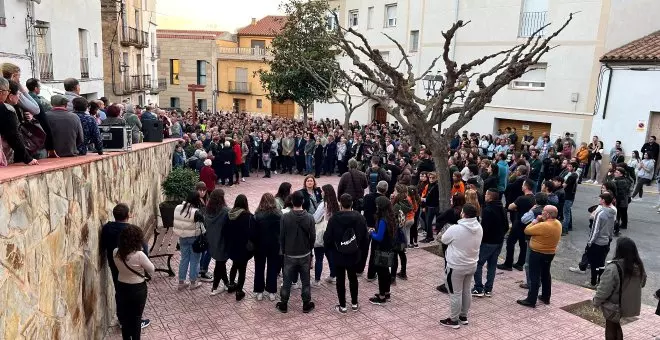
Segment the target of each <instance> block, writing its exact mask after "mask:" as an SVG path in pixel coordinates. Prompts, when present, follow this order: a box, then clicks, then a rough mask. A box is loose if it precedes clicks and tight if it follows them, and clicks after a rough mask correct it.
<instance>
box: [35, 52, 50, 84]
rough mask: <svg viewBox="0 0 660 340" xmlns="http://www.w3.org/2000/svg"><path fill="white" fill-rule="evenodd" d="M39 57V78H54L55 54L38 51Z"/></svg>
mask: <svg viewBox="0 0 660 340" xmlns="http://www.w3.org/2000/svg"><path fill="white" fill-rule="evenodd" d="M37 58H38V59H39V78H40V79H41V80H52V79H53V54H52V53H37Z"/></svg>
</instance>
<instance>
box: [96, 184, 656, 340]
mask: <svg viewBox="0 0 660 340" xmlns="http://www.w3.org/2000/svg"><path fill="white" fill-rule="evenodd" d="M283 181H289V182H291V183H292V184H293V188H294V189H296V188H301V187H302V182H303V177H302V176H295V175H274V176H273V178H271V179H261V178H259V179H258V180H257V179H256V178H254V177H253V178H250V179H248V182H247V183H242V184H241V185H239V186H235V187H233V188H227V189H226V192H227V202H228V203H229V204H230V205H232V204H233V199H234V197H235V196H236V195H237V194H239V193H243V194H246V195H248V198H249V203H250V209H251V210H254V209H255V208H256V207H257V204H258V201H259V198H260V197H261V194H262V193H263V192H265V191H270V192H273V193H274V192H275V191H276V189H277V186H278V185H279V184H280V183H281V182H283ZM337 182H338V177H335V176H333V177H323V178H321V179H320V180H319V184H326V183H329V184H333V185H335V186H336V184H337ZM582 190H586V191H587V193H586V194H585V195H586V196H585V197H589V195H591V193H590V191H589V190H590V188H586V189H582V188H581V191H582ZM594 196H595V194H594ZM655 199H656V200H657V196H656V197H655ZM585 201H586V199H585ZM649 201H650V199H649ZM577 205H578V204H577V203H576V206H577ZM640 206H641V205H640ZM579 223H580V224H581V223H583V221H582V222H580V221H579ZM579 228H587V227H586V226H583V225H580V227H579ZM579 228H578V227H576V229H579ZM631 228H633V230H635V229H634V228H635V224H632V223H631ZM632 232H634V233H636V232H637V231H632ZM639 232H640V235H644V234H643V233H642V232H641V231H639ZM576 234H577V232H576ZM656 234H657V233H656ZM574 237H575V240H573V237H571V238H570V239H563V240H562V243H566V244H563V245H562V246H561V249H562V250H563V249H569V250H570V249H573V248H576V246H574V245H572V244H573V243H576V244H577V243H580V242H581V240H580V239H579V237H578V236H577V235H576V236H574ZM585 237H586V236H585ZM655 237H657V235H655ZM656 244H657V243H656ZM645 245H646V243H644V244H643V246H645ZM640 248H641V247H640ZM562 250H560V251H562ZM569 250H567V252H568V251H569ZM641 252H642V253H644V250H643V249H641ZM573 256H574V254H572V253H571V254H567V256H561V255H558V257H559V258H563V260H558V261H556V262H555V268H554V271H553V275H554V274H555V273H556V272H557V271H562V272H563V271H566V268H560V266H563V265H564V263H567V262H568V259H570V258H572V257H573ZM642 257H643V258H644V259H645V260H646V259H647V258H646V257H644V255H642ZM159 261H161V260H160V259H156V260H155V264H156V265H157V266H162V265H163V263H162V262H159ZM174 262H175V263H174V268H177V267H178V254H177V255H176V256H175V261H174ZM442 264H443V263H442V259H441V258H439V257H438V256H436V255H434V254H432V253H430V252H428V251H425V250H423V249H413V250H409V252H408V276H409V280H408V281H402V280H398V282H397V285H396V286H393V287H392V300H391V302H390V303H388V304H387V305H384V306H374V305H371V304H370V303H369V302H368V300H367V299H368V298H369V297H370V296H372V295H373V294H374V293H375V292H376V291H377V289H378V286H377V282H367V281H366V280H365V279H364V277H363V278H360V279H359V283H360V310H359V311H358V312H352V311H350V309H349V311H348V313H347V314H344V315H342V314H339V313H337V312H336V311H335V310H334V306H335V304H337V297H336V291H335V286H334V285H333V284H328V283H325V282H324V283H323V284H322V286H321V287H318V288H316V287H312V298H313V301H314V302H315V303H316V309H315V310H314V311H313V312H312V313H310V314H303V313H302V302H301V299H300V290H292V298H291V300H290V306H289V312H288V313H287V314H281V313H280V312H279V311H277V310H276V309H275V303H274V302H270V301H268V300H267V299H264V301H260V302H259V301H256V300H255V298H254V294H253V293H252V292H251V291H252V284H253V280H252V278H253V276H254V274H253V270H254V265H253V262H252V261H250V264H249V265H248V274H247V280H246V285H245V291H246V293H247V297H246V298H245V299H244V300H243V301H241V302H236V300H235V298H234V295H233V294H227V293H223V294H220V295H218V296H214V297H211V296H209V292H210V289H211V288H210V287H211V284H210V283H207V284H205V286H204V287H203V288H201V289H198V290H194V291H189V290H186V291H182V292H178V291H177V290H176V284H177V279H176V278H175V277H167V276H164V275H163V274H161V273H159V274H157V276H156V277H155V278H154V279H153V280H152V281H151V282H150V283H149V298H148V301H147V307H146V309H145V312H144V317H146V318H149V319H151V326H149V327H148V328H146V329H144V330H143V333H142V334H143V338H144V339H154V340H156V339H158V340H165V339H171V340H178V339H207V340H211V339H282V340H284V339H443V338H447V339H559V338H561V339H562V340H570V339H576V340H582V339H603V337H604V329H603V328H602V327H600V326H597V325H595V324H593V323H591V322H589V321H586V320H584V319H582V318H580V317H578V316H575V315H573V314H570V313H568V312H565V311H564V310H562V309H560V308H561V307H563V306H567V305H570V304H573V303H577V302H580V301H585V300H590V299H591V297H592V296H593V291H591V290H588V289H586V288H582V287H579V286H576V285H573V284H570V283H566V282H563V281H560V280H559V279H557V275H555V280H554V282H553V287H552V288H553V293H552V301H551V304H550V305H547V306H546V305H542V304H540V305H539V306H537V308H535V309H530V308H527V307H523V306H520V305H518V304H516V302H515V300H516V299H520V298H523V297H524V296H525V295H526V291H525V290H523V289H520V288H518V284H519V283H520V282H522V280H523V278H524V273H523V272H519V271H513V272H507V271H498V273H497V277H496V279H495V287H494V292H493V297H492V298H475V299H473V303H472V308H471V310H470V315H469V322H470V324H469V325H468V326H462V327H461V329H459V330H452V329H448V328H445V327H443V326H440V324H439V322H438V321H439V320H440V319H443V318H445V317H447V316H448V315H449V301H448V296H447V295H444V294H441V293H439V292H438V291H436V290H435V287H436V286H437V285H438V284H439V283H440V280H441V268H442ZM655 265H657V262H656V263H654V264H653V265H648V266H647V268H649V269H647V270H648V271H649V272H651V270H654V269H657V267H656V266H655ZM211 266H213V264H212V265H211ZM326 266H327V263H326ZM228 267H229V265H228ZM651 268H654V269H651ZM175 270H176V269H175ZM656 272H657V270H656ZM571 274H572V273H571ZM161 275H163V276H161ZM327 275H328V270H327V267H326V269H325V270H324V273H323V276H324V277H326V276H327ZM562 279H563V276H562ZM569 279H570V280H569V281H571V280H576V279H575V278H572V277H569ZM579 279H582V281H584V280H586V276H585V277H583V278H579ZM571 282H572V281H571ZM655 282H657V281H655ZM653 289H656V288H653ZM649 291H650V290H649V289H647V290H645V294H646V292H649ZM347 294H348V292H347ZM646 301H647V300H645V302H646ZM647 303H652V302H647ZM653 311H654V308H652V307H651V306H650V305H643V306H642V315H641V316H640V318H639V319H638V320H636V321H634V322H631V323H629V324H627V325H625V326H624V327H623V330H624V334H625V339H650V340H652V339H655V337H657V336H660V317H658V316H655V315H654V314H653ZM108 335H109V336H108V337H107V338H109V339H120V338H121V335H120V332H119V328H118V327H113V328H111V329H110V330H109V334H108Z"/></svg>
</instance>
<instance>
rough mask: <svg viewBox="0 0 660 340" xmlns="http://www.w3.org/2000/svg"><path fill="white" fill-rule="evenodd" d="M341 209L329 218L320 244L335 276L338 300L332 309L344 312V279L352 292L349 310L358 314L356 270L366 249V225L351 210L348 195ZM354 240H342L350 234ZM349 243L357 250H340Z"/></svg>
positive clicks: (342, 196)
mask: <svg viewBox="0 0 660 340" xmlns="http://www.w3.org/2000/svg"><path fill="white" fill-rule="evenodd" d="M339 203H340V205H341V207H340V210H339V211H338V212H336V213H334V214H332V217H330V220H329V221H328V227H327V229H326V230H325V234H324V236H323V245H324V247H325V249H326V251H329V252H331V253H332V258H333V261H334V266H335V273H336V274H337V284H336V286H337V297H338V298H339V305H338V306H335V309H336V310H337V311H338V312H340V313H346V310H347V309H346V285H345V281H346V277H347V276H348V286H349V289H350V292H351V309H352V310H353V311H357V310H358V309H359V308H360V307H359V305H358V280H357V274H356V269H357V265H358V263H359V262H360V258H361V256H362V251H361V250H362V249H366V248H368V247H369V239H368V238H367V224H366V221H365V219H364V217H363V216H362V215H360V213H359V212H357V211H353V210H351V205H352V204H353V198H352V197H351V195H349V194H343V195H341V196H340V198H339ZM351 229H352V235H353V237H345V236H350V235H351V231H350V230H351ZM350 243H353V244H354V245H356V246H357V248H356V251H354V252H347V251H340V248H341V249H343V248H344V247H347V246H348V245H349V244H350Z"/></svg>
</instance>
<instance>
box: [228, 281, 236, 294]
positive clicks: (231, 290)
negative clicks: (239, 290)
mask: <svg viewBox="0 0 660 340" xmlns="http://www.w3.org/2000/svg"><path fill="white" fill-rule="evenodd" d="M234 292H236V284H235V283H233V282H232V283H230V284H229V285H228V286H227V293H234Z"/></svg>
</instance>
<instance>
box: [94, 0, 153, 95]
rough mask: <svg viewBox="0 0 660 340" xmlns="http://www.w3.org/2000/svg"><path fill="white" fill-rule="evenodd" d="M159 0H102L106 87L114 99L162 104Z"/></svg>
mask: <svg viewBox="0 0 660 340" xmlns="http://www.w3.org/2000/svg"><path fill="white" fill-rule="evenodd" d="M156 16H157V15H156V0H120V1H117V0H101V17H102V20H103V21H102V31H103V60H104V63H103V65H104V68H103V75H104V88H105V93H106V97H108V99H109V100H110V101H111V102H122V101H126V102H130V103H131V104H132V105H140V106H145V105H149V104H153V105H156V104H158V92H159V91H161V90H162V89H163V88H162V86H164V85H165V84H163V83H159V81H158V78H157V76H156V75H157V74H158V56H159V54H158V45H157V39H156V28H157V24H156Z"/></svg>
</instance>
